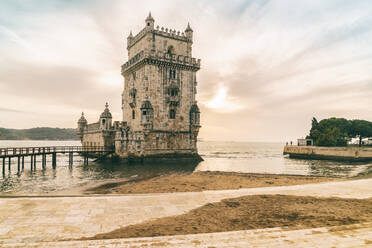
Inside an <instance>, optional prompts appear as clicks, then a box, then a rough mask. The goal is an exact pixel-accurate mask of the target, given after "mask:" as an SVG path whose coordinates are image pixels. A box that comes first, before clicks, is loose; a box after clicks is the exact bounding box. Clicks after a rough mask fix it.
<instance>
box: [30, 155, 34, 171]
mask: <svg viewBox="0 0 372 248" xmlns="http://www.w3.org/2000/svg"><path fill="white" fill-rule="evenodd" d="M33 168H34V155H31V157H30V169H31V170H33Z"/></svg>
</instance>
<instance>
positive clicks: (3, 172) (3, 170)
mask: <svg viewBox="0 0 372 248" xmlns="http://www.w3.org/2000/svg"><path fill="white" fill-rule="evenodd" d="M3 176H5V157H4V158H3Z"/></svg>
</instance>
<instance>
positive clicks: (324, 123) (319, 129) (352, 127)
mask: <svg viewBox="0 0 372 248" xmlns="http://www.w3.org/2000/svg"><path fill="white" fill-rule="evenodd" d="M356 136H360V144H359V145H361V140H362V138H366V137H372V122H370V121H366V120H346V119H344V118H335V117H332V118H328V119H323V120H321V121H320V122H318V120H317V119H316V118H315V117H314V118H313V120H312V123H311V129H310V134H309V135H308V136H307V138H310V139H313V140H314V144H315V145H316V146H347V142H348V139H350V138H354V137H356Z"/></svg>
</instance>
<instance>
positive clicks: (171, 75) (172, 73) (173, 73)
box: [169, 70, 176, 79]
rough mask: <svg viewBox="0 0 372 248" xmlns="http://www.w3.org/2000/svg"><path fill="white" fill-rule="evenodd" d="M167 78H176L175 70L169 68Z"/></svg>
mask: <svg viewBox="0 0 372 248" xmlns="http://www.w3.org/2000/svg"><path fill="white" fill-rule="evenodd" d="M169 79H176V70H169Z"/></svg>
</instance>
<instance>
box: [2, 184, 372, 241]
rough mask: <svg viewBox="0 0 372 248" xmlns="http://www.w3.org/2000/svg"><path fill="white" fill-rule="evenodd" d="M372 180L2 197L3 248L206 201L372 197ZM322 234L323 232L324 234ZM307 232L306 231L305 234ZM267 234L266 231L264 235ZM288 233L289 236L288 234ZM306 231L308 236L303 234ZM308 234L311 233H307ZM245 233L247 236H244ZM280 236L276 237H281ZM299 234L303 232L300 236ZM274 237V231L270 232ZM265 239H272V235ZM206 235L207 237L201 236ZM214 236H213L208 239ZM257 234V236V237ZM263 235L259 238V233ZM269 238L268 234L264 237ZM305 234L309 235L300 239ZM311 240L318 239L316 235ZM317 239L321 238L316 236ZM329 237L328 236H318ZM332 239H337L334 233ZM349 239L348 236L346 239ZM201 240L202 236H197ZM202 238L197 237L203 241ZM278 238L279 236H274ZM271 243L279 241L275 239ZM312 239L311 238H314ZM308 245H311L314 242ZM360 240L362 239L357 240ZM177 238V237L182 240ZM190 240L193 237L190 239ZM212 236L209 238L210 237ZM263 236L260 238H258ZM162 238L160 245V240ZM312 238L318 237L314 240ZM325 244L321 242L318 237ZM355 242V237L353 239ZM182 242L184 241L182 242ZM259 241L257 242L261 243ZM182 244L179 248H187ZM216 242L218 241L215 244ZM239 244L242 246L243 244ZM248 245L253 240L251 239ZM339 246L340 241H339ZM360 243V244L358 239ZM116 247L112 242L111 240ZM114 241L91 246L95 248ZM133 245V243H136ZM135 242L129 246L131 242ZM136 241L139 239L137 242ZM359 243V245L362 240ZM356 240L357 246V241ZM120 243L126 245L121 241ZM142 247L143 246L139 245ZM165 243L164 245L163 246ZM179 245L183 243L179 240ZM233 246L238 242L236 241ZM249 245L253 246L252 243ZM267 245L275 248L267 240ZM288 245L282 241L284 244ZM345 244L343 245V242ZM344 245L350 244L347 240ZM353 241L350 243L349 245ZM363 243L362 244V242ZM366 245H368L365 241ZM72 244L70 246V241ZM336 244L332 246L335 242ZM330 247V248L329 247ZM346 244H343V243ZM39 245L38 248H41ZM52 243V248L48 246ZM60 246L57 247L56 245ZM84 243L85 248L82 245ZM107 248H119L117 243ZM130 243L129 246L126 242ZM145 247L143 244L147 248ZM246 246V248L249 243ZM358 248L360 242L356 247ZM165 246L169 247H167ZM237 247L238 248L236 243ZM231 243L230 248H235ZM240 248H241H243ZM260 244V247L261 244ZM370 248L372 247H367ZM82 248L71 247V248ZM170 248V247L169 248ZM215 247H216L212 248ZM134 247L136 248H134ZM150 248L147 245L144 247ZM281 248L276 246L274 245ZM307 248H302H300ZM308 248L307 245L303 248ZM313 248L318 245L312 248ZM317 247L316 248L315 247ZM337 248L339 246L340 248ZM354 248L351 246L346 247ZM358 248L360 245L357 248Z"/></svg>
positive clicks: (365, 231)
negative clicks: (281, 196) (257, 196)
mask: <svg viewBox="0 0 372 248" xmlns="http://www.w3.org/2000/svg"><path fill="white" fill-rule="evenodd" d="M371 188H372V179H364V180H356V181H344V182H332V183H321V184H307V185H297V186H282V187H268V188H254V189H240V190H222V191H205V192H189V193H173V194H143V195H123V196H89V197H35V198H27V197H26V198H0V246H2V247H12V246H15V247H17V246H19V247H22V246H24V244H28V245H31V244H32V243H34V246H35V247H38V246H40V244H38V242H42V241H43V242H45V241H48V242H53V241H58V240H60V239H68V238H79V237H82V236H93V235H95V234H97V233H102V232H109V231H112V230H114V229H117V228H119V227H121V226H126V225H130V224H135V223H140V222H143V221H145V220H149V219H152V218H159V217H164V216H169V215H178V214H182V213H184V212H186V211H189V210H191V209H193V208H196V207H199V206H202V205H204V204H206V203H208V202H216V201H220V200H221V199H224V198H232V197H239V196H243V195H252V194H287V195H306V196H323V197H331V196H337V197H344V198H369V197H372V191H371ZM371 228H372V227H371V225H368V226H367V227H363V228H359V229H358V228H357V229H355V230H354V231H353V232H356V233H358V232H360V235H361V236H363V235H364V236H363V238H364V240H368V239H369V240H372V232H371ZM321 230H323V229H321ZM302 231H304V230H302ZM254 232H255V230H253V231H243V232H234V237H235V234H236V237H237V238H236V242H240V241H241V242H243V243H242V244H244V242H248V238H249V237H250V236H249V235H251V234H252V235H253V234H254ZM263 232H265V233H266V231H263ZM287 232H288V231H287ZM296 232H297V231H291V232H288V235H289V236H288V237H289V240H293V239H297V238H298V237H299V236H298V235H299V234H296ZM304 232H305V231H304ZM309 232H310V233H311V232H312V231H309ZM245 233H247V235H248V234H249V235H248V236H247V237H245V235H246V234H245ZM282 233H283V232H282V231H278V232H277V235H284V236H285V235H287V234H286V233H284V234H282ZM300 233H301V232H300ZM269 234H270V232H269ZM269 234H268V236H266V239H267V240H269V239H270V237H271V236H270V235H269ZM203 235H204V236H203ZM208 235H211V236H208ZM224 235H225V234H223V233H222V234H202V235H199V236H200V237H201V238H200V239H199V241H198V242H203V240H206V242H208V244H209V243H213V242H214V241H215V244H219V243H220V242H223V240H224V239H226V238H231V236H230V234H226V235H225V236H224ZM257 235H258V234H257ZM259 235H261V234H259ZM265 235H266V234H265ZM301 235H305V236H306V235H308V234H306V232H305V234H301ZM312 235H315V233H313V234H312ZM317 235H318V233H317ZM319 235H320V236H322V235H326V236H327V235H330V234H322V235H321V234H319ZM332 235H333V234H332ZM348 235H349V234H348ZM197 236H198V235H197ZM199 236H198V237H199ZM274 236H275V235H274ZM274 236H273V237H272V238H271V239H272V240H276V238H275V237H274ZM310 236H311V235H310ZM310 236H309V240H312V238H310ZM357 236H358V235H357ZM178 237H179V236H178ZM188 237H189V236H188ZM190 237H191V236H190ZM207 237H210V238H207ZM257 237H259V236H257ZM162 238H163V239H165V240H179V238H174V237H171V238H169V237H168V238H167V237H162ZM162 238H160V240H162ZM314 238H316V237H315V236H314ZM319 238H320V239H322V238H321V237H319ZM350 238H351V240H352V241H350V242H351V243H353V242H354V241H355V242H356V241H357V238H356V237H351V236H350ZM181 239H182V238H181ZM260 239H261V238H258V240H260ZM140 240H144V242H147V243H148V242H153V241H152V240H154V239H147V241H146V239H140ZM182 240H186V241H185V242H186V243H185V245H184V244H182V243H179V244H177V245H175V247H182V246H184V247H187V246H190V243H187V242H188V241H187V239H182ZM213 240H214V241H213ZM239 240H240V241H239ZM249 240H250V238H249ZM335 240H336V241H335V242H336V243H337V242H338V241H337V240H339V239H335ZM358 240H359V239H358ZM111 241H112V242H114V241H113V240H111ZM111 241H89V242H93V243H92V245H93V246H92V247H94V245H99V244H100V243H102V245H103V247H105V246H106V245H105V242H111ZM132 241H133V242H134V240H132ZM132 241H131V242H132ZM137 241H138V240H137ZM359 241H360V240H359ZM359 241H358V242H359ZM84 242H85V243H84V245H82V247H86V246H89V242H88V241H84ZM116 242H119V243H118V244H120V243H121V244H122V245H124V243H122V242H128V240H119V241H116ZM141 242H142V241H141ZM159 242H163V241H159ZM175 242H180V241H175ZM234 242H235V241H234ZM250 242H251V241H250ZM267 242H268V243H266V244H271V243H270V242H269V241H267ZM283 242H284V241H283ZM340 242H341V241H340ZM345 242H346V241H345ZM348 242H349V241H348ZM360 242H362V241H360ZM366 242H367V243H368V241H366ZM70 243H71V242H70ZM331 243H332V242H331ZM331 243H330V244H331ZM343 243H344V241H342V243H340V244H343ZM37 244H38V245H37ZM49 244H52V246H48V245H49ZM57 244H59V245H57ZM68 244H69V243H66V242H63V244H62V243H44V245H46V247H58V246H59V247H68V246H67V245H68ZM81 244H82V243H81ZM107 244H110V245H108V246H110V247H115V246H114V244H113V243H107ZM126 244H128V243H126ZM144 244H145V243H144ZM245 244H246V243H245ZM358 244H359V243H358ZM164 245H165V244H164ZM234 245H235V243H234ZM234 245H233V244H231V245H229V247H234ZM237 245H238V246H236V247H243V246H239V244H237ZM257 245H259V243H257ZM363 245H370V246H372V243H371V244H363ZM76 246H80V245H78V244H76V245H75V246H74V245H73V244H72V246H70V247H76ZM168 246H172V244H170V245H168ZM212 246H213V245H212ZM120 247H121V246H120ZM134 247H136V246H134ZM144 247H146V246H144ZM276 247H278V246H276ZM302 247H303V246H302ZM305 247H306V246H305ZM313 247H314V246H313ZM315 247H316V246H315ZM336 247H341V246H340V245H336ZM346 247H350V246H346ZM359 247H360V246H359Z"/></svg>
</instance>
